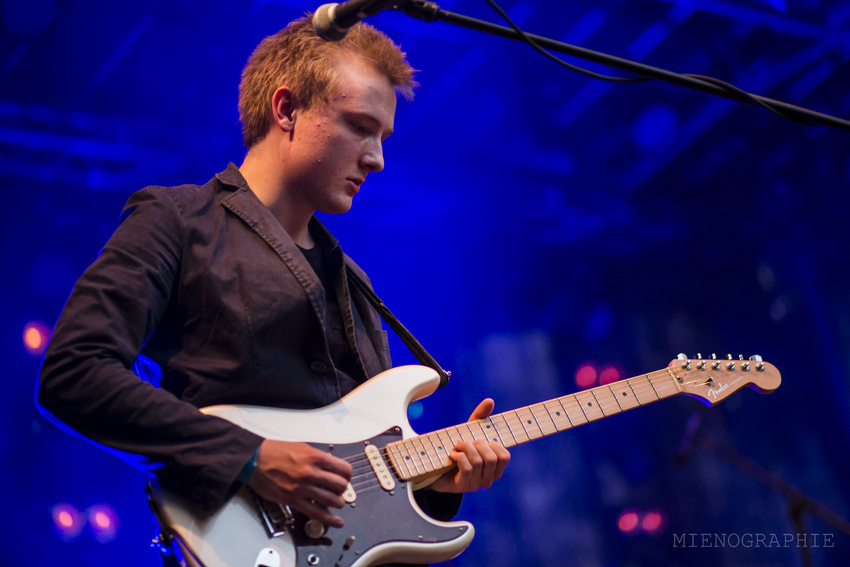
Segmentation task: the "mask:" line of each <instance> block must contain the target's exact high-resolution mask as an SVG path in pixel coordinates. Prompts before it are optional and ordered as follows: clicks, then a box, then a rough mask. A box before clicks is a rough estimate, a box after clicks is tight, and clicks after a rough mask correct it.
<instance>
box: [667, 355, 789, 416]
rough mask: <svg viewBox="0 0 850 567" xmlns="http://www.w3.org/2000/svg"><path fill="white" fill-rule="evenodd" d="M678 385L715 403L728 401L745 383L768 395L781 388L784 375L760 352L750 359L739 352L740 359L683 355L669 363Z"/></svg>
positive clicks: (688, 393)
mask: <svg viewBox="0 0 850 567" xmlns="http://www.w3.org/2000/svg"><path fill="white" fill-rule="evenodd" d="M670 368H671V369H672V371H673V374H674V375H675V376H676V380H677V381H678V383H679V388H680V389H681V391H682V392H683V393H684V394H687V395H689V396H692V397H695V398H699V399H701V400H702V401H703V402H705V404H706V405H709V406H712V405H714V404H716V403H718V402H721V401H723V400H725V399H726V398H727V397H729V396H731V395H732V393H734V392H737V391H738V390H740V389H741V388H743V387H744V386H749V387H750V388H752V389H753V390H755V391H757V392H759V393H760V394H769V393H770V392H772V391H774V390H775V389H777V388H778V387H779V384H780V383H781V382H782V377H781V376H780V374H779V370H777V369H776V367H775V366H774V365H772V364H770V363H769V362H765V361H763V360H762V358H761V357H760V356H759V355H757V354H756V355H753V356H751V357H750V358H749V359H748V360H744V357H743V356H741V355H739V356H738V359H737V360H735V359H733V358H732V355H727V357H726V359H723V360H721V359H718V358H717V357H716V356H715V355H713V354H712V355H711V357H710V358H702V356H701V355H700V354H697V357H696V358H688V357H687V356H686V355H684V354H680V355H679V356H678V357H677V358H676V360H674V361H672V362H671V363H670Z"/></svg>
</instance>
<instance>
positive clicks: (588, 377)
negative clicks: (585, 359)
mask: <svg viewBox="0 0 850 567" xmlns="http://www.w3.org/2000/svg"><path fill="white" fill-rule="evenodd" d="M595 383H596V368H594V367H593V366H591V365H590V364H585V365H582V366H579V369H578V370H576V386H578V387H579V388H590V387H591V386H593V385H594V384H595Z"/></svg>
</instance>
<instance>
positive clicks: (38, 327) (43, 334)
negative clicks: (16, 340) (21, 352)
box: [23, 321, 50, 356]
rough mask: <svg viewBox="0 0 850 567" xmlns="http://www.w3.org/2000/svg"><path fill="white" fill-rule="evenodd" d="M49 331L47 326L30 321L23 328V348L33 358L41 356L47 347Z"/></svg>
mask: <svg viewBox="0 0 850 567" xmlns="http://www.w3.org/2000/svg"><path fill="white" fill-rule="evenodd" d="M49 336H50V331H49V330H48V328H47V325H45V324H44V323H40V322H38V321H31V322H29V323H27V324H26V326H25V327H24V335H23V340H24V348H26V349H27V352H29V353H30V354H32V355H33V356H41V353H43V352H44V349H45V347H46V346H47V339H48V337H49Z"/></svg>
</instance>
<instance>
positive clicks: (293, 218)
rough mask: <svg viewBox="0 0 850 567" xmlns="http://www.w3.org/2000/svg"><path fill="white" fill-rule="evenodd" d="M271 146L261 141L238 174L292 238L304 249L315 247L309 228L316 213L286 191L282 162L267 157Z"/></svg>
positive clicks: (252, 150) (249, 151) (240, 167)
mask: <svg viewBox="0 0 850 567" xmlns="http://www.w3.org/2000/svg"><path fill="white" fill-rule="evenodd" d="M268 147H269V145H267V144H263V143H262V142H260V143H259V144H257V145H256V146H254V147H253V148H251V149H250V150H248V154H247V155H246V156H245V161H244V162H243V163H242V165H241V166H239V171H240V173H242V177H244V178H245V181H247V182H248V187H250V188H251V191H252V192H253V193H254V194H255V195H256V196H257V198H258V199H259V200H260V202H261V203H262V204H263V205H265V206H266V208H268V209H269V211H271V213H272V214H273V215H274V217H275V218H276V219H277V221H278V222H279V223H280V225H281V226H282V227H283V229H284V230H285V231H286V233H287V234H288V235H289V237H290V238H292V240H293V241H294V242H295V243H296V244H297V245H299V246H301V247H302V248H312V247H313V246H314V245H315V242H314V241H313V238H312V237H311V236H310V231H309V229H308V225H309V223H310V219H311V218H312V217H313V213H315V211H314V210H312V209H310V207H309V206H305V205H304V204H303V203H300V202H298V200H296V199H294V198H293V196H292V195H291V193H290V192H288V191H287V190H286V187H285V186H284V184H283V182H282V179H283V176H282V175H281V174H280V173H281V172H280V168H281V165H280V163H281V162H280V160H279V159H276V157H275V156H271V155H268V154H269V152H268Z"/></svg>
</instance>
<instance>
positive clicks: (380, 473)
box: [366, 444, 395, 491]
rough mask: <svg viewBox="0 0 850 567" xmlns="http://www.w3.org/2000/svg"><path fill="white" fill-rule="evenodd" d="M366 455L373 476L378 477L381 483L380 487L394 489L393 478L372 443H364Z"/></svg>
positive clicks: (379, 452)
mask: <svg viewBox="0 0 850 567" xmlns="http://www.w3.org/2000/svg"><path fill="white" fill-rule="evenodd" d="M366 457H367V458H368V459H369V464H370V465H372V470H374V471H375V476H377V477H378V482H379V483H381V488H383V489H384V490H387V491H390V490H392V489H394V488H395V480H393V475H392V474H390V471H389V469H388V468H387V464H386V463H385V462H384V459H383V457H381V451H380V450H379V449H378V448H377V447H375V446H374V445H372V444H369V445H366Z"/></svg>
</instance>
